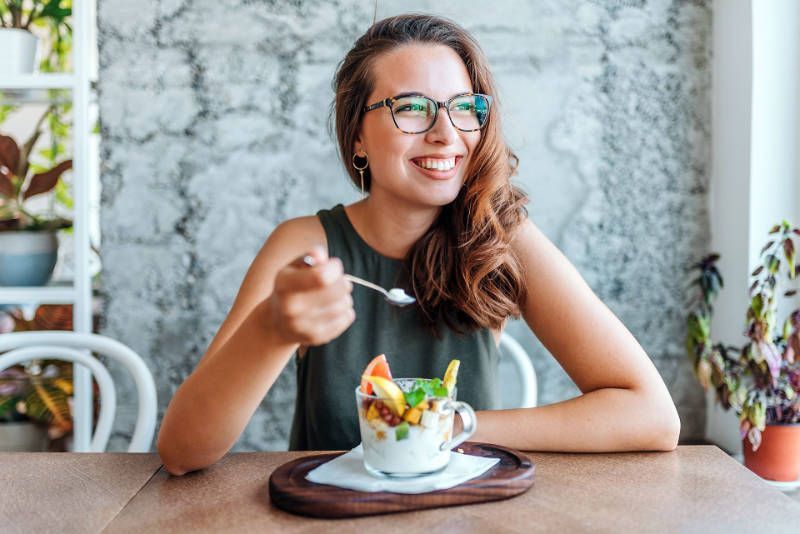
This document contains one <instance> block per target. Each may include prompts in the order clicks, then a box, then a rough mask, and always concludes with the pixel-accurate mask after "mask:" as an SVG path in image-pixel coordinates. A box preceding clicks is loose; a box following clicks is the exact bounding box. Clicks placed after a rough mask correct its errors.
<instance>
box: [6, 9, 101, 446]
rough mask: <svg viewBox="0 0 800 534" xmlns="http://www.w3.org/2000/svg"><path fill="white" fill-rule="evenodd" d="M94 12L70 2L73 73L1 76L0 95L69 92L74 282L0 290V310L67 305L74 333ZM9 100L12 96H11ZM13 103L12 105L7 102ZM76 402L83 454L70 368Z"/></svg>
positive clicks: (87, 409) (84, 221)
mask: <svg viewBox="0 0 800 534" xmlns="http://www.w3.org/2000/svg"><path fill="white" fill-rule="evenodd" d="M95 13H96V6H95V0H73V2H72V31H73V34H72V37H73V43H72V54H73V57H72V66H73V72H72V73H64V74H52V73H34V74H30V75H13V76H9V75H3V74H2V73H0V91H4V90H15V89H16V90H25V89H32V90H37V89H39V90H41V89H69V90H71V91H72V115H73V132H72V137H73V154H72V177H73V196H74V213H73V221H74V223H73V259H74V266H73V272H74V277H73V280H72V283H71V284H70V285H67V286H65V285H57V284H56V285H52V286H46V287H0V304H21V305H23V306H25V307H31V306H38V305H40V304H72V305H73V324H74V330H75V331H76V332H80V333H85V334H89V333H91V331H92V285H91V271H90V253H91V248H90V239H89V213H90V212H89V205H90V196H89V190H90V189H89V188H90V184H91V183H92V181H94V183H96V182H97V168H98V164H97V161H96V157H95V158H94V160H93V159H92V157H91V155H92V151H91V150H90V136H91V130H92V124H91V121H90V99H91V97H92V79H97V74H96V73H97V68H96V57H97V54H96V49H97V47H96V44H95V43H96V30H95V20H96V16H95ZM11 98H12V99H13V93H11ZM12 101H13V100H12ZM73 377H74V383H75V398H74V405H73V418H74V429H75V430H74V439H73V443H74V448H75V449H77V450H88V447H89V442H90V440H91V430H92V428H91V427H92V421H93V412H92V405H93V402H92V401H93V399H92V387H91V386H92V376H91V373H90V372H89V370H88V369H86V368H85V367H83V366H81V365H77V364H76V365H75V366H74V368H73Z"/></svg>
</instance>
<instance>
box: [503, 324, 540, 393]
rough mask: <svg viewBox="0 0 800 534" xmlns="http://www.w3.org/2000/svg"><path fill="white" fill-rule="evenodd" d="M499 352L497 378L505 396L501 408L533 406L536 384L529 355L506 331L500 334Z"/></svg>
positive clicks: (536, 390)
mask: <svg viewBox="0 0 800 534" xmlns="http://www.w3.org/2000/svg"><path fill="white" fill-rule="evenodd" d="M500 354H501V359H500V369H499V370H498V380H499V381H500V384H499V385H500V391H502V392H503V393H504V396H505V398H504V399H503V408H533V407H534V406H536V402H537V394H538V384H537V381H536V370H535V369H534V368H533V363H531V358H530V356H528V353H527V352H526V351H525V349H523V348H522V345H520V344H519V342H517V340H516V339H514V338H513V337H511V334H509V333H508V332H503V334H502V335H501V336H500Z"/></svg>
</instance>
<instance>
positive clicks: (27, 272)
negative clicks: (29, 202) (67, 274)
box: [0, 232, 58, 286]
mask: <svg viewBox="0 0 800 534" xmlns="http://www.w3.org/2000/svg"><path fill="white" fill-rule="evenodd" d="M57 260H58V237H56V233H55V232H0V286H43V285H45V284H47V282H49V281H50V277H52V276H53V268H54V267H55V265H56V261H57Z"/></svg>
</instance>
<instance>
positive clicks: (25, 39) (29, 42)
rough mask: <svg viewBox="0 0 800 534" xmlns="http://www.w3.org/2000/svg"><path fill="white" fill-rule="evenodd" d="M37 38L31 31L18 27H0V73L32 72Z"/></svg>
mask: <svg viewBox="0 0 800 534" xmlns="http://www.w3.org/2000/svg"><path fill="white" fill-rule="evenodd" d="M38 43H39V39H38V38H37V37H36V36H35V35H33V34H32V33H31V32H29V31H26V30H20V29H18V28H2V29H0V50H2V51H3V53H2V54H0V73H3V75H5V76H8V75H15V74H32V73H33V71H34V70H35V67H36V48H37V45H38Z"/></svg>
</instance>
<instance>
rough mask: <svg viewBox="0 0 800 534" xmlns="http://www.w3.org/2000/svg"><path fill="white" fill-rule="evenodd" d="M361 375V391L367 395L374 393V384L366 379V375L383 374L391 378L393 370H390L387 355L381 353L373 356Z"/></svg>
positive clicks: (384, 376) (382, 375)
mask: <svg viewBox="0 0 800 534" xmlns="http://www.w3.org/2000/svg"><path fill="white" fill-rule="evenodd" d="M361 376H362V378H361V393H366V394H367V395H372V384H370V383H369V381H367V380H365V379H364V378H363V377H364V376H381V377H383V378H386V379H388V380H391V379H392V372H391V371H390V370H389V362H387V361H386V355H385V354H379V355H377V356H375V357H374V358H372V361H371V362H369V363H368V364H367V367H366V368H365V369H364V372H362V373H361Z"/></svg>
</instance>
